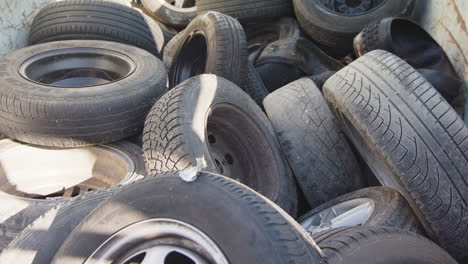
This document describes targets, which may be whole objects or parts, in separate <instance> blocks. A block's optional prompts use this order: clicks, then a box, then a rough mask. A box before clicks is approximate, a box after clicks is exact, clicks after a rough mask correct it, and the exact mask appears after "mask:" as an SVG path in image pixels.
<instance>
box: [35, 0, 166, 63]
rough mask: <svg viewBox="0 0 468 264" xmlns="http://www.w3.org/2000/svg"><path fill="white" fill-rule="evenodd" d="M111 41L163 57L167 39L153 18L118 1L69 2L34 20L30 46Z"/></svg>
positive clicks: (46, 9) (50, 7) (43, 11)
mask: <svg viewBox="0 0 468 264" xmlns="http://www.w3.org/2000/svg"><path fill="white" fill-rule="evenodd" d="M74 39H85V40H108V41H116V42H121V43H125V44H129V45H133V46H136V47H139V48H142V49H145V50H147V51H149V52H150V53H152V54H154V55H155V56H157V57H161V52H162V48H163V46H164V36H163V33H162V31H161V29H160V27H159V25H158V24H157V23H156V22H155V21H154V20H153V19H152V18H150V17H148V16H147V15H145V14H143V13H142V12H139V11H138V10H136V9H133V8H131V7H129V6H125V5H123V4H119V3H116V2H115V1H114V2H113V1H101V0H65V1H60V2H55V3H52V4H49V5H47V6H45V7H44V8H43V9H41V11H39V13H38V14H37V15H36V17H35V18H34V20H33V23H32V26H31V31H30V33H29V44H31V45H34V44H39V43H45V42H51V41H61V40H74Z"/></svg>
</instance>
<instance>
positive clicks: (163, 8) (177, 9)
mask: <svg viewBox="0 0 468 264" xmlns="http://www.w3.org/2000/svg"><path fill="white" fill-rule="evenodd" d="M141 3H142V4H143V6H144V7H145V8H146V9H147V10H148V11H149V12H150V13H152V14H153V15H154V16H155V17H156V18H157V19H158V20H159V21H161V22H162V23H164V24H166V25H169V26H173V27H185V26H187V25H188V24H189V23H190V21H192V19H193V18H195V17H196V16H197V7H196V6H195V0H141Z"/></svg>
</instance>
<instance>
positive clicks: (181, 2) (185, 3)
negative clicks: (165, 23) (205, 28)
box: [160, 0, 197, 11]
mask: <svg viewBox="0 0 468 264" xmlns="http://www.w3.org/2000/svg"><path fill="white" fill-rule="evenodd" d="M160 1H161V2H162V3H163V5H165V6H167V7H169V8H171V9H176V10H184V11H196V9H197V8H196V6H195V1H194V0H160Z"/></svg>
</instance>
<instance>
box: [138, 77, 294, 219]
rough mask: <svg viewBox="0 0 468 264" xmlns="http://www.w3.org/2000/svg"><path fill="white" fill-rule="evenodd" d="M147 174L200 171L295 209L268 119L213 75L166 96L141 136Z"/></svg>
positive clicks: (234, 88) (290, 210) (290, 181)
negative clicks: (230, 179) (248, 188)
mask: <svg viewBox="0 0 468 264" xmlns="http://www.w3.org/2000/svg"><path fill="white" fill-rule="evenodd" d="M143 150H144V154H145V157H146V165H147V170H149V172H151V173H157V172H161V171H174V170H185V169H189V168H191V167H197V168H198V169H200V170H205V171H211V172H216V173H220V174H222V175H225V176H227V177H231V178H233V179H236V180H239V181H240V182H242V183H244V184H246V185H247V186H249V187H251V188H252V189H254V190H256V191H258V192H260V193H261V194H263V195H264V196H266V197H267V198H268V199H270V200H272V201H273V202H275V203H277V204H278V205H279V206H280V207H282V208H283V209H284V210H285V211H287V212H288V213H290V214H292V215H294V214H295V213H296V210H297V190H296V185H295V181H294V178H293V176H292V175H291V172H290V171H289V168H288V165H287V162H286V160H285V158H284V157H283V154H282V153H281V149H280V146H279V144H278V141H277V139H276V137H275V134H274V131H273V128H272V127H271V125H270V123H269V121H268V119H267V117H266V116H265V114H264V113H263V112H262V110H261V109H260V107H258V105H257V104H256V103H255V102H254V101H253V100H252V99H251V98H250V97H249V96H248V95H247V94H246V93H245V92H243V91H242V90H241V89H240V88H239V87H237V86H235V85H234V84H233V83H231V82H229V81H227V80H226V79H223V78H220V77H217V76H215V75H208V74H204V75H200V76H197V77H193V78H190V79H189V80H187V81H185V82H184V83H182V84H180V85H179V86H177V87H176V88H174V89H172V90H171V91H169V92H168V93H166V94H165V95H164V96H163V97H161V99H160V100H158V102H157V103H156V104H155V105H154V107H153V109H152V110H151V112H150V113H149V115H148V118H147V120H146V123H145V129H144V134H143Z"/></svg>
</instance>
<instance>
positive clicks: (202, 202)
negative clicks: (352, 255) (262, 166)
mask: <svg viewBox="0 0 468 264" xmlns="http://www.w3.org/2000/svg"><path fill="white" fill-rule="evenodd" d="M179 174H180V173H179V172H169V173H165V174H163V175H159V176H157V177H156V178H149V179H145V180H143V181H141V182H139V183H136V184H133V185H131V186H128V187H125V188H124V189H122V190H121V191H119V192H118V193H116V194H115V195H114V196H113V197H112V198H110V199H108V200H107V201H106V202H104V203H103V204H102V205H101V206H99V208H97V209H96V210H95V211H94V212H92V213H91V214H90V215H89V216H87V217H86V218H85V219H84V220H83V221H82V222H81V223H80V225H79V226H78V227H77V228H76V229H75V231H74V232H73V233H72V234H71V235H70V236H69V237H68V238H67V240H66V241H65V243H64V244H63V246H62V247H61V248H60V250H59V251H58V252H57V254H56V256H55V258H54V261H53V262H52V263H63V262H67V263H71V264H72V263H82V262H83V260H85V259H87V258H88V257H90V256H92V258H93V259H96V260H100V259H102V257H103V256H105V255H107V256H110V255H112V256H110V258H111V259H121V261H122V260H125V259H126V258H128V259H130V258H129V257H130V256H138V255H142V253H144V252H145V251H146V250H147V249H146V248H148V247H149V246H151V245H153V246H155V245H157V243H158V242H160V241H161V242H162V241H166V245H169V246H172V247H173V248H174V249H173V250H175V251H176V252H177V253H179V254H180V255H182V256H185V258H182V259H183V260H187V259H190V260H192V261H191V262H189V261H186V262H185V263H203V262H201V261H200V262H199V261H194V259H197V257H200V258H203V259H207V260H209V262H210V263H261V262H266V263H288V262H291V263H319V262H320V260H321V257H320V255H319V249H318V248H316V247H315V246H314V244H313V241H312V240H311V239H310V237H308V236H307V235H306V234H305V233H304V232H303V230H301V228H300V227H299V226H298V225H297V224H296V223H295V222H294V220H293V219H292V218H290V217H289V216H288V215H287V214H286V213H285V212H284V211H282V210H281V209H280V208H278V207H277V206H275V205H274V204H273V203H271V202H270V201H269V200H268V199H266V198H264V197H262V196H260V195H258V194H257V193H255V192H254V191H253V190H251V189H249V188H248V187H246V186H244V185H242V184H239V183H237V182H235V181H232V180H230V179H227V178H225V177H222V176H219V175H214V174H210V173H206V172H200V173H198V174H196V179H195V180H194V181H193V182H185V181H183V180H182V179H181V178H180V177H178V175H179ZM142 194H143V195H142ZM179 194H186V195H179ZM207 205H208V206H207ZM220 216H221V218H220ZM111 219H112V220H111ZM221 219H223V220H221ZM145 226H146V227H148V226H151V227H153V228H156V229H157V228H158V227H159V228H162V230H164V234H170V235H171V238H172V240H171V241H172V243H170V244H167V242H169V241H168V240H167V239H166V240H164V238H163V236H164V235H162V234H161V233H159V232H158V231H157V230H156V229H152V230H153V231H152V230H149V229H147V230H146V231H145V232H144V233H141V232H140V234H142V235H143V236H140V235H139V233H138V231H139V230H143V229H141V228H142V227H145ZM171 226H176V227H177V229H174V228H171ZM226 226H230V227H232V228H227V229H226ZM92 230H107V234H106V235H104V236H93V235H90V234H92V233H93V231H92ZM188 230H192V232H188ZM131 231H133V232H131ZM127 232H129V233H131V234H132V236H133V238H135V239H132V241H129V242H130V243H129V244H127V245H128V246H129V247H126V248H120V247H119V248H116V249H117V250H113V249H111V248H109V247H108V246H111V245H116V246H117V247H118V244H119V243H118V242H119V240H120V238H122V237H123V238H125V237H126V234H129V233H127ZM194 233H196V234H198V236H195V235H193V234H194ZM252 237H255V239H254V240H250V239H249V238H252ZM249 240H250V242H249V243H246V241H249ZM202 241H203V242H205V243H202ZM114 242H117V244H116V243H114ZM133 242H135V243H133ZM138 242H140V243H138ZM155 243H156V244H155ZM100 245H102V246H100ZM135 245H142V246H140V247H136V248H135V247H134V246H135ZM194 246H197V247H194ZM156 247H157V246H156ZM98 248H99V249H98ZM197 248H198V250H197ZM96 249H98V250H96ZM109 249H110V250H109ZM200 249H201V250H200ZM95 250H96V251H95ZM147 252H148V253H149V252H150V250H149V249H148V251H147ZM215 252H216V254H214V253H215ZM109 254H110V255H109ZM114 254H118V255H120V256H117V255H114ZM197 255H198V256H197ZM69 256H73V258H69ZM143 257H146V256H143ZM168 259H170V257H169V256H167V255H163V256H159V258H157V260H159V261H158V263H171V261H168ZM173 263H181V262H173Z"/></svg>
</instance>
